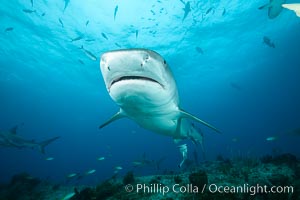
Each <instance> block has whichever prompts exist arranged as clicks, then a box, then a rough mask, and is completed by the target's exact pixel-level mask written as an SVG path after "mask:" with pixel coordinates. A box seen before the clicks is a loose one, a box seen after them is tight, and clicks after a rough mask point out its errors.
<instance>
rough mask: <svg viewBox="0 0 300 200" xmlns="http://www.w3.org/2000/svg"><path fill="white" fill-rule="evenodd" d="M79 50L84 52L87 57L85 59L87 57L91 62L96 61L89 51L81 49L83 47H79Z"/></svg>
mask: <svg viewBox="0 0 300 200" xmlns="http://www.w3.org/2000/svg"><path fill="white" fill-rule="evenodd" d="M80 49H82V50H83V51H84V53H85V55H87V57H89V58H90V59H91V60H93V61H96V60H97V57H96V56H95V55H94V54H92V53H91V52H90V51H88V50H86V49H85V48H83V45H82V46H81V47H80Z"/></svg>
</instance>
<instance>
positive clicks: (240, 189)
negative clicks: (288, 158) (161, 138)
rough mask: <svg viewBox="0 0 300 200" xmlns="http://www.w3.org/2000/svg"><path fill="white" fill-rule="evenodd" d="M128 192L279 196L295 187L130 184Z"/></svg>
mask: <svg viewBox="0 0 300 200" xmlns="http://www.w3.org/2000/svg"><path fill="white" fill-rule="evenodd" d="M125 191H126V192H136V193H147V194H149V193H160V194H162V195H165V194H167V193H189V194H198V193H201V194H203V193H204V192H209V193H212V194H214V193H225V194H230V193H231V194H238V193H246V194H250V195H255V194H268V193H270V194H277V193H293V192H294V187H293V186H267V185H259V184H256V185H249V184H243V185H239V186H232V185H230V186H229V185H217V184H204V185H203V186H201V187H198V186H196V185H193V184H186V185H180V184H174V185H171V186H167V185H163V184H136V185H131V184H128V185H126V186H125Z"/></svg>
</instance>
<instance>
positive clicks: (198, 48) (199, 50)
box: [196, 47, 204, 55]
mask: <svg viewBox="0 0 300 200" xmlns="http://www.w3.org/2000/svg"><path fill="white" fill-rule="evenodd" d="M196 51H197V52H198V53H201V54H202V55H203V54H204V52H203V50H202V49H201V48H200V47H196Z"/></svg>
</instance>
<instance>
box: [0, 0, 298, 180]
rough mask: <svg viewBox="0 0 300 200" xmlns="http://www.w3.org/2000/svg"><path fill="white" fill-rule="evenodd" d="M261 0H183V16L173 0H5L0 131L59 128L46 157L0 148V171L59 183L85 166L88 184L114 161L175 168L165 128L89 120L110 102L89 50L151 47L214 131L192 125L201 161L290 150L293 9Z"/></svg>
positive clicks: (31, 135)
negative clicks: (276, 8)
mask: <svg viewBox="0 0 300 200" xmlns="http://www.w3.org/2000/svg"><path fill="white" fill-rule="evenodd" d="M265 3H267V2H266V1H263V0H260V1H223V0H220V1H218V0H214V1H190V6H191V11H190V12H189V13H188V14H187V16H186V18H184V20H183V16H184V10H183V8H185V5H184V4H183V1H180V0H176V1H175V0H174V1H167V0H151V1H134V0H126V1H121V0H119V1H118V0H113V1H96V0H86V1H79V0H70V1H67V0H65V1H63V0H55V1H45V0H43V1H42V0H33V1H30V0H19V1H17V0H4V1H3V2H2V6H1V7H0V21H1V23H0V42H1V47H0V92H1V104H0V130H1V131H4V130H9V129H10V128H11V127H13V126H15V125H20V126H19V129H18V135H20V136H22V137H24V138H26V139H28V140H32V139H34V140H35V141H43V140H45V139H49V138H52V137H55V136H60V137H61V138H60V139H59V140H57V141H55V142H53V143H52V144H50V145H49V146H47V147H46V154H45V155H43V154H41V153H40V152H38V151H34V150H31V149H18V148H7V147H0V163H1V171H0V177H1V180H0V181H7V180H9V179H10V177H11V176H12V175H14V174H16V173H20V172H23V171H25V172H28V173H29V174H31V175H33V176H36V177H41V178H49V179H50V180H55V181H61V180H65V177H66V176H67V175H68V174H70V173H81V174H83V173H84V172H86V171H88V170H91V169H96V173H95V174H93V175H91V176H86V177H85V178H84V179H82V180H80V181H81V182H80V183H87V184H94V183H97V182H99V181H101V180H104V179H107V178H109V177H111V176H112V175H113V174H114V168H115V167H116V166H122V168H123V170H121V171H120V173H121V174H124V173H125V172H127V171H129V170H132V169H133V170H135V172H136V173H137V174H138V175H143V174H156V173H162V172H163V171H166V170H167V171H178V170H180V169H178V167H177V166H178V164H179V163H180V162H181V159H182V157H181V154H180V152H179V151H178V147H177V146H178V144H174V142H173V140H172V138H170V137H166V136H161V135H158V134H156V133H152V132H150V131H147V130H144V129H143V128H141V127H139V126H138V125H137V124H135V123H134V122H132V121H130V120H129V119H121V120H119V121H116V122H114V123H112V124H110V125H109V126H107V127H105V128H103V129H101V130H99V129H98V126H99V125H100V124H102V123H103V122H104V121H105V120H107V119H108V118H109V117H110V116H112V115H113V114H115V113H116V112H117V111H118V109H119V108H118V107H117V106H116V104H115V103H114V102H113V101H112V100H111V98H110V97H109V95H108V93H107V91H106V88H105V85H104V82H103V80H102V76H101V73H100V69H99V62H100V60H99V58H100V56H101V54H103V53H104V52H106V51H110V50H114V49H121V48H122V49H123V48H147V49H152V50H154V51H156V52H158V53H159V54H161V55H162V56H163V57H164V58H165V59H166V60H167V61H168V63H169V65H170V68H171V70H172V71H173V74H174V77H175V79H176V82H177V86H178V90H179V95H180V100H181V107H182V108H184V109H185V110H187V111H189V112H190V113H192V114H194V115H196V116H198V117H199V118H201V119H203V120H205V121H208V122H209V123H211V124H213V125H214V126H216V127H217V128H218V129H220V130H221V131H222V134H217V133H215V132H213V131H212V130H209V129H207V128H206V127H203V126H202V125H201V124H197V126H199V127H201V129H202V130H203V132H204V148H205V155H206V159H207V160H214V159H215V158H216V156H218V155H222V156H224V157H228V158H233V157H236V156H245V157H247V156H248V157H256V158H259V157H260V156H263V155H265V154H276V153H284V152H289V153H293V154H295V155H297V156H299V154H300V149H299V147H298V144H299V142H300V136H299V135H297V134H290V133H291V132H292V131H293V130H295V129H299V127H300V114H299V113H300V103H299V102H300V81H299V78H300V59H299V56H300V49H299V47H300V38H299V36H300V18H297V17H296V15H295V14H294V13H293V12H292V11H288V10H283V11H282V12H281V13H280V15H279V16H278V17H276V18H275V19H269V18H268V14H267V10H259V9H257V8H258V7H260V6H262V5H263V4H265ZM289 3H291V2H289ZM116 6H118V7H117V8H118V9H116ZM114 14H115V17H114ZM264 37H268V38H269V39H270V40H271V42H272V43H274V45H275V48H273V47H271V46H268V45H267V44H265V43H264V42H263V38H264ZM81 47H83V48H84V49H86V50H88V51H89V52H90V53H92V54H93V55H95V56H96V59H97V60H96V61H94V60H93V59H91V58H90V57H88V56H87V55H86V53H85V52H84V51H83V50H82V49H81ZM22 123H23V125H21V124H22ZM268 137H275V140H271V141H268V140H267V138H268ZM182 143H187V144H188V147H189V149H188V152H189V154H188V156H189V158H191V159H192V158H193V152H194V151H197V152H198V155H199V159H200V161H203V160H204V158H203V156H202V153H201V147H200V146H195V145H193V143H192V142H191V141H188V140H186V141H183V142H182ZM102 156H103V157H105V159H104V160H102V161H98V160H97V158H98V157H102ZM47 157H53V158H54V160H51V161H49V160H45V159H46V158H47ZM145 157H146V158H147V159H148V160H160V159H161V158H165V159H164V161H163V162H162V163H161V166H160V170H157V169H156V168H155V167H153V166H146V167H143V168H133V167H132V162H133V161H137V160H141V159H143V158H145Z"/></svg>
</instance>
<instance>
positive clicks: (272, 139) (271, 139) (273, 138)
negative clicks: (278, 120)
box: [266, 136, 277, 141]
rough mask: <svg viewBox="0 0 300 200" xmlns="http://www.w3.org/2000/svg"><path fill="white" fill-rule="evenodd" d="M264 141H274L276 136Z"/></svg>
mask: <svg viewBox="0 0 300 200" xmlns="http://www.w3.org/2000/svg"><path fill="white" fill-rule="evenodd" d="M266 140H267V141H274V140H277V137H276V136H271V137H267V138H266Z"/></svg>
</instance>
